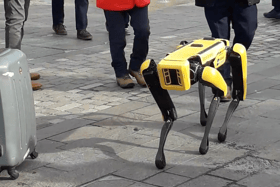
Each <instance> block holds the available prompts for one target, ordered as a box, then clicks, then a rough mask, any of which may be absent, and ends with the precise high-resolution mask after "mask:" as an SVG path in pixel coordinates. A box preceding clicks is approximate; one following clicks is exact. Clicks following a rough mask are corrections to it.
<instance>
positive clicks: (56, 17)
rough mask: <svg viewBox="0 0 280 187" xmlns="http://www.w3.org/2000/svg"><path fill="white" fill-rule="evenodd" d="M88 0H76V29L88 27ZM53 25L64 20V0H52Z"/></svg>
mask: <svg viewBox="0 0 280 187" xmlns="http://www.w3.org/2000/svg"><path fill="white" fill-rule="evenodd" d="M87 12H88V0H75V16H76V29H77V30H83V29H86V28H87V24H88V21H87ZM52 17H53V25H58V24H63V22H64V0H52Z"/></svg>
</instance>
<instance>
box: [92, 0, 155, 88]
mask: <svg viewBox="0 0 280 187" xmlns="http://www.w3.org/2000/svg"><path fill="white" fill-rule="evenodd" d="M149 4H150V0H126V1H123V0H97V1H96V5H97V7H98V8H101V9H103V10H104V13H105V18H106V23H107V26H108V27H107V28H108V31H109V42H110V52H111V57H112V67H113V68H114V70H115V74H116V80H117V84H118V85H119V86H120V87H121V88H132V87H134V83H133V81H132V79H131V77H130V75H131V76H133V77H135V78H136V81H137V83H138V84H140V85H141V86H146V83H145V81H144V78H143V77H142V75H141V74H140V67H141V65H142V63H143V62H144V61H145V60H146V57H147V54H148V50H149V45H148V42H149V36H150V26H149V18H148V5H149ZM127 14H129V16H130V25H131V26H132V28H133V30H134V42H133V49H132V54H131V55H130V63H129V68H127V61H126V59H125V53H124V48H125V46H126V39H125V26H126V21H125V16H126V15H127ZM129 74H130V75H129Z"/></svg>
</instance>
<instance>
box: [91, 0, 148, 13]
mask: <svg viewBox="0 0 280 187" xmlns="http://www.w3.org/2000/svg"><path fill="white" fill-rule="evenodd" d="M149 4H150V0H96V6H97V7H98V8H101V9H104V10H111V11H123V10H130V9H132V8H133V7H134V6H137V7H140V8H141V7H145V6H147V5H149Z"/></svg>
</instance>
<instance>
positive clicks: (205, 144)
mask: <svg viewBox="0 0 280 187" xmlns="http://www.w3.org/2000/svg"><path fill="white" fill-rule="evenodd" d="M219 103H220V97H219V96H218V95H215V96H214V97H213V99H212V101H211V104H210V107H209V111H208V118H207V122H206V127H205V131H204V136H203V138H202V140H201V143H200V147H199V152H200V154H202V155H204V154H206V153H207V152H208V149H209V139H208V137H209V133H210V129H211V126H212V123H213V120H214V117H215V115H216V112H217V110H218V107H219Z"/></svg>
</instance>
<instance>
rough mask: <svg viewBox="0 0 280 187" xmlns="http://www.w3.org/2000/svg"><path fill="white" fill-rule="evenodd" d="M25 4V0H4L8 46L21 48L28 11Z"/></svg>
mask: <svg viewBox="0 0 280 187" xmlns="http://www.w3.org/2000/svg"><path fill="white" fill-rule="evenodd" d="M28 2H29V1H28ZM28 4H29V3H28ZM24 5H25V0H14V1H10V0H4V9H5V18H6V26H5V42H6V48H12V49H21V41H22V37H23V26H24V22H25V20H26V19H27V14H26V13H27V12H28V9H27V10H25V6H24Z"/></svg>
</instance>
